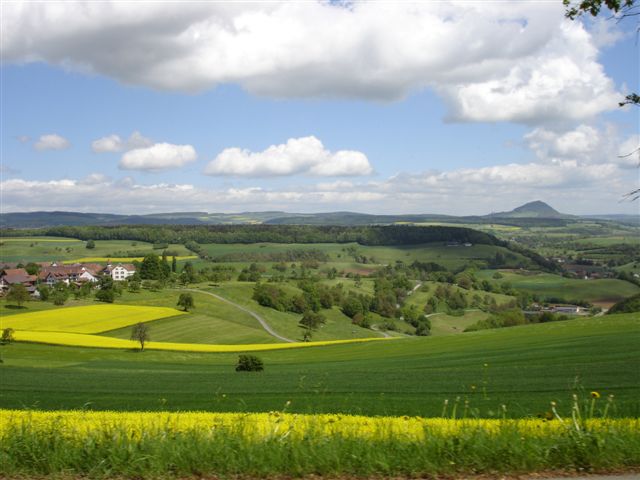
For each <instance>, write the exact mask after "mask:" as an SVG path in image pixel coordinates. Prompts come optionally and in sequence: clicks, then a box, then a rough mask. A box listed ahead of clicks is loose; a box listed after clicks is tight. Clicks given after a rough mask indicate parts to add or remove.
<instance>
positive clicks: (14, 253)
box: [0, 237, 194, 264]
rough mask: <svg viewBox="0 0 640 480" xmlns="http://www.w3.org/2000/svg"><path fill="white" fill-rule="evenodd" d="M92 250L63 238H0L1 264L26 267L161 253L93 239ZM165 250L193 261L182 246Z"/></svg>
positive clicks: (128, 243)
mask: <svg viewBox="0 0 640 480" xmlns="http://www.w3.org/2000/svg"><path fill="white" fill-rule="evenodd" d="M94 243H95V248H93V249H88V248H86V242H84V241H82V240H78V239H76V238H63V237H3V238H2V239H0V246H1V248H0V249H1V255H0V261H2V262H15V263H18V262H19V263H23V264H26V263H28V262H53V261H57V262H63V263H75V262H99V263H104V262H106V261H107V260H109V259H110V260H111V261H113V262H131V261H133V260H136V259H139V260H141V259H142V257H144V255H147V254H149V253H156V254H158V255H161V254H162V249H158V250H154V248H153V244H151V243H147V242H139V241H129V240H96V241H95V242H94ZM166 250H169V251H172V252H175V253H177V254H178V256H179V257H182V259H183V260H184V259H185V258H187V257H188V258H194V256H193V252H191V251H189V250H187V249H186V248H185V247H184V245H179V244H172V245H169V246H167V248H166Z"/></svg>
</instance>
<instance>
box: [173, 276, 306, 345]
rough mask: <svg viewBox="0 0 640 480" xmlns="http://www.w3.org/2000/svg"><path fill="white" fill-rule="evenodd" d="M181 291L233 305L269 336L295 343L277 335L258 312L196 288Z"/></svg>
mask: <svg viewBox="0 0 640 480" xmlns="http://www.w3.org/2000/svg"><path fill="white" fill-rule="evenodd" d="M180 290H186V291H188V292H197V293H202V294H204V295H209V296H211V297H214V298H217V299H218V300H220V301H221V302H225V303H228V304H229V305H233V306H234V307H236V308H237V309H239V310H242V311H243V312H246V313H248V314H249V315H251V316H252V317H253V318H255V319H256V320H257V321H258V322H259V323H260V325H262V328H264V329H265V331H266V332H267V333H268V334H269V335H271V336H272V337H275V338H277V339H278V340H282V341H283V342H288V343H294V342H295V340H291V339H290V338H287V337H283V336H282V335H280V334H278V333H276V331H275V330H274V329H273V328H271V327H270V326H269V324H268V323H267V322H266V321H265V319H264V318H262V317H261V316H260V315H258V314H257V313H256V312H253V311H251V310H249V309H248V308H246V307H243V306H242V305H238V304H237V303H235V302H232V301H231V300H229V299H227V298H224V297H221V296H220V295H216V294H215V293H211V292H205V291H204V290H197V289H195V288H181V289H180Z"/></svg>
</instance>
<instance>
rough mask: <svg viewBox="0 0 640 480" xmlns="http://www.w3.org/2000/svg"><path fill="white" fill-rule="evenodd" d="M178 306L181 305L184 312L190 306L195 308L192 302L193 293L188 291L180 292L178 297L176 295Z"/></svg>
mask: <svg viewBox="0 0 640 480" xmlns="http://www.w3.org/2000/svg"><path fill="white" fill-rule="evenodd" d="M178 306H179V307H182V309H183V310H184V311H185V312H188V311H189V309H190V308H195V306H196V305H195V303H194V302H193V295H191V294H190V293H181V294H180V297H178Z"/></svg>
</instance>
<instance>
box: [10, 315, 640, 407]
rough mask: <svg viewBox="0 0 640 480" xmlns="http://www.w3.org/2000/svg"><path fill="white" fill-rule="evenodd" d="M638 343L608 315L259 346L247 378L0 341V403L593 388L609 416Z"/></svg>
mask: <svg viewBox="0 0 640 480" xmlns="http://www.w3.org/2000/svg"><path fill="white" fill-rule="evenodd" d="M639 343H640V315H638V314H625V315H611V316H603V317H595V318H586V319H576V320H568V321H563V322H554V323H547V324H536V325H527V326H520V327H511V328H504V329H499V330H486V331H480V332H473V333H465V334H461V335H448V336H447V335H445V336H440V337H426V338H424V337H422V338H416V337H411V338H402V339H397V340H389V341H386V342H376V343H373V344H356V345H342V346H341V345H335V346H324V347H317V348H310V349H301V350H289V351H285V350H282V351H269V352H262V353H261V354H260V357H261V358H262V359H263V361H264V363H265V371H264V372H262V373H253V374H251V373H248V374H247V373H244V374H243V373H237V372H235V369H234V367H235V364H236V361H237V355H236V354H194V353H175V352H153V351H146V352H143V353H140V352H137V351H118V350H102V349H90V348H70V347H50V346H44V345H31V344H17V343H14V344H11V345H9V346H4V347H0V348H1V349H2V350H1V352H2V355H3V358H4V364H3V365H2V390H1V392H0V407H2V408H40V409H77V408H89V409H96V410H106V409H113V410H173V411H178V410H209V411H222V412H225V411H227V412H251V411H257V412H260V411H271V410H281V409H283V408H285V406H286V409H287V411H291V412H300V413H314V412H342V413H354V414H356V413H357V414H366V415H420V416H438V415H440V414H441V413H442V408H443V402H444V401H445V400H448V401H449V403H450V404H453V403H455V402H460V404H461V405H462V403H463V402H465V401H467V400H468V402H469V408H470V409H472V413H473V414H474V415H476V416H480V417H495V416H499V415H501V414H502V413H501V412H502V407H501V405H503V404H504V405H506V408H507V412H508V416H510V417H527V416H532V415H533V416H535V415H537V414H539V413H544V412H546V411H548V409H549V402H551V401H556V402H557V403H558V405H559V408H560V409H562V410H563V411H565V412H567V411H568V409H569V405H570V402H571V396H572V394H573V393H578V394H579V395H580V396H581V397H583V396H584V397H586V396H588V394H589V392H590V391H598V392H600V393H601V394H602V395H603V396H604V395H610V394H611V395H614V396H615V403H614V405H615V406H614V409H613V410H612V414H614V415H615V416H638V415H640V402H639V401H638V398H639V394H640V383H639V382H638V371H640V370H639V369H640V353H639V352H638V349H637V345H638V344H639ZM287 402H290V403H289V404H288V403H287Z"/></svg>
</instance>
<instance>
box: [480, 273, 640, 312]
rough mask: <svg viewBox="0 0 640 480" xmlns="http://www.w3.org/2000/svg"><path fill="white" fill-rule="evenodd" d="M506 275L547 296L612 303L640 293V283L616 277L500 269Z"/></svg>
mask: <svg viewBox="0 0 640 480" xmlns="http://www.w3.org/2000/svg"><path fill="white" fill-rule="evenodd" d="M501 273H502V274H503V275H504V277H503V278H502V279H501V280H500V282H501V283H502V282H508V283H510V284H511V285H512V286H513V287H514V288H516V289H520V290H525V291H527V292H529V293H531V294H537V295H540V296H548V297H560V298H565V299H567V300H585V301H588V302H591V303H596V304H606V305H610V304H613V303H616V302H618V301H620V300H622V299H624V298H626V297H630V296H631V295H635V294H636V293H640V287H637V286H636V285H633V284H631V283H629V282H625V281H623V280H616V279H600V280H581V279H573V278H564V277H561V276H560V275H552V274H548V273H533V274H532V273H527V274H522V273H513V272H509V271H501ZM492 275H493V272H491V271H490V270H485V271H482V272H479V273H478V278H484V279H487V280H490V279H491V277H492Z"/></svg>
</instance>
